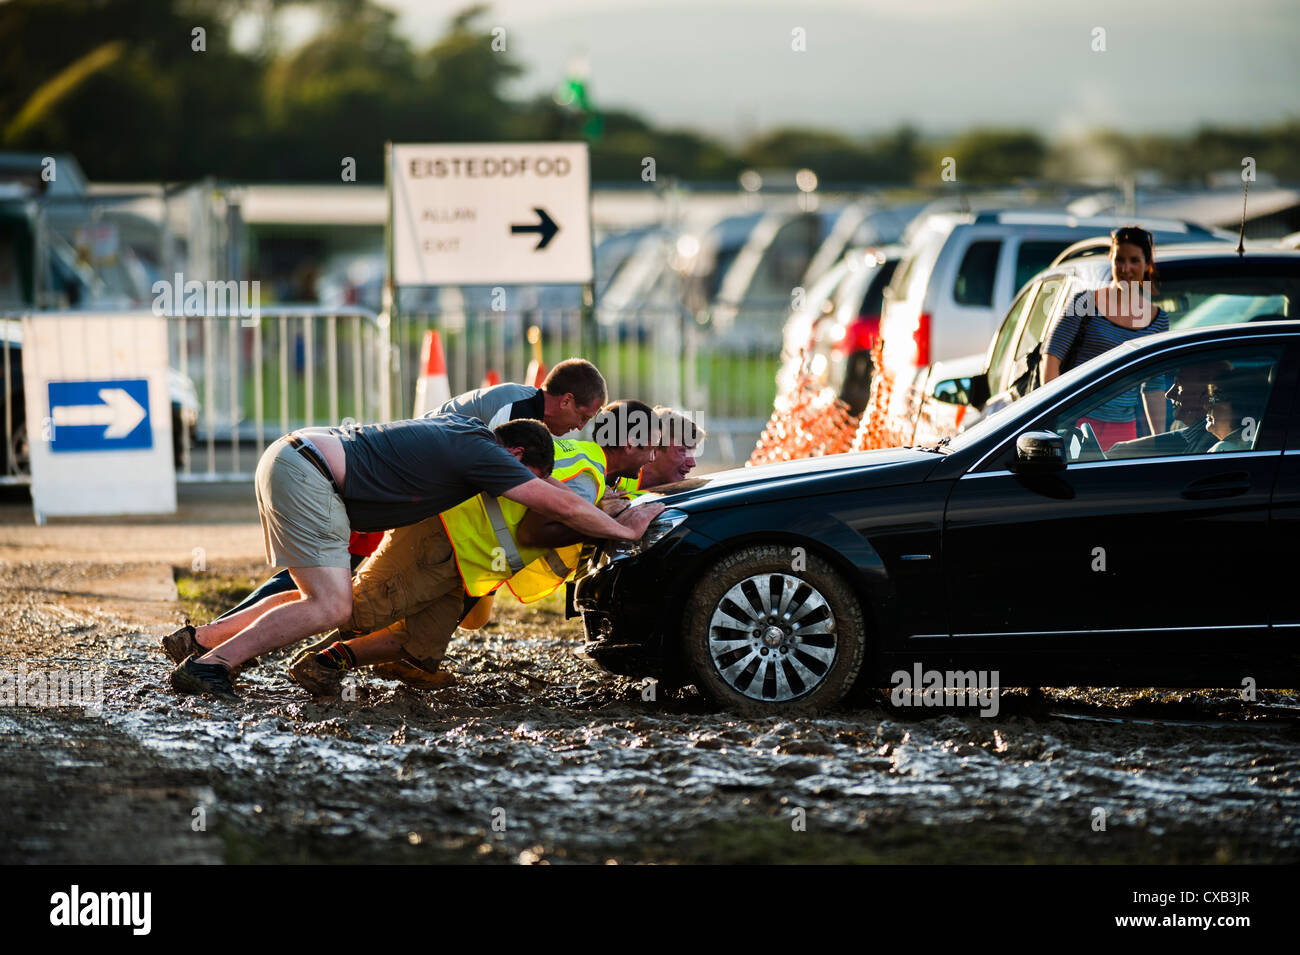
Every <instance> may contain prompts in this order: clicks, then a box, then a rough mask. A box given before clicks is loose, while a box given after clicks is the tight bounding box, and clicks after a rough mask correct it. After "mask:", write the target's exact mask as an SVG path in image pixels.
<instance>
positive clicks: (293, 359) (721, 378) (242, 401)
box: [0, 306, 781, 484]
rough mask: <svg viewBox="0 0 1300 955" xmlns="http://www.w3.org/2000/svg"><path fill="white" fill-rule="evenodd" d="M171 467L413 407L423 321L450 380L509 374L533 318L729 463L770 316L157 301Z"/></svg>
mask: <svg viewBox="0 0 1300 955" xmlns="http://www.w3.org/2000/svg"><path fill="white" fill-rule="evenodd" d="M23 314H26V313H18V312H15V313H0V332H2V333H3V334H0V372H2V373H3V378H4V382H3V383H4V389H5V390H4V392H3V394H4V395H5V396H6V398H5V401H4V410H3V427H4V441H5V444H4V449H5V454H4V462H3V468H2V469H0V471H2V472H3V473H0V484H27V483H30V475H29V474H28V473H27V472H26V463H25V455H24V453H23V450H22V449H23V445H24V442H25V441H26V427H25V422H24V421H23V417H22V414H21V413H20V412H21V410H22V408H23V399H22V397H21V366H20V363H19V349H20V347H21V327H22V316H23ZM167 320H168V322H169V332H168V347H169V354H170V367H171V370H172V372H173V374H172V375H171V392H172V399H173V426H174V427H177V426H179V427H181V428H184V429H185V430H186V431H187V432H188V433H187V435H186V440H185V441H183V442H181V445H182V448H181V453H180V455H179V458H178V466H177V480H178V481H181V482H189V483H199V482H221V481H246V480H250V479H251V478H252V474H253V471H254V469H255V468H256V465H257V460H258V458H259V457H260V456H261V453H262V451H263V450H264V449H265V447H266V445H267V444H269V443H270V442H271V441H273V440H275V439H276V438H277V437H279V436H280V435H282V434H285V433H287V432H289V431H292V430H294V429H295V428H300V427H307V426H312V425H338V424H346V423H351V422H353V421H355V422H360V423H366V422H373V421H384V420H391V419H393V418H398V417H404V416H407V415H410V414H411V413H412V411H413V403H414V395H415V384H416V381H417V380H418V378H419V375H420V373H421V371H422V369H423V365H424V356H423V355H422V354H420V347H421V343H422V341H423V337H424V332H425V331H427V330H430V329H436V330H437V331H438V332H439V333H440V335H441V338H442V343H443V349H444V352H445V355H446V359H447V370H448V378H449V387H450V389H451V392H452V393H453V394H456V393H459V392H462V391H468V390H470V389H473V388H477V387H480V386H481V385H482V384H483V383H484V381H485V379H486V378H487V376H488V373H489V372H495V374H496V377H497V378H498V379H499V380H501V381H523V380H524V378H525V376H526V373H527V370H528V366H529V362H530V360H531V359H532V356H533V354H534V350H533V346H532V345H531V344H530V343H529V340H528V333H529V329H531V328H533V327H536V328H537V329H539V330H540V333H541V335H540V344H541V350H542V360H543V362H544V363H545V364H546V366H547V367H548V368H550V367H554V365H555V364H556V363H557V362H559V361H561V360H562V359H564V358H567V357H570V356H572V355H578V356H582V357H585V358H587V359H588V360H590V361H592V362H594V363H595V364H596V366H597V367H598V368H600V369H601V372H602V373H603V374H604V375H605V378H606V380H607V382H608V384H609V391H610V396H611V397H614V398H639V399H641V400H643V401H646V402H649V403H650V404H663V405H671V406H673V407H675V408H678V409H680V410H683V411H686V412H687V413H689V414H691V415H693V416H694V417H695V418H696V420H698V421H699V422H700V423H701V424H702V425H704V427H705V428H707V429H708V431H709V439H708V441H707V442H706V444H705V447H704V449H703V454H702V455H701V462H702V463H703V464H707V465H709V466H711V467H726V466H735V465H739V464H742V463H743V462H744V461H745V460H746V459H747V458H748V457H749V454H750V452H751V451H752V449H753V447H754V442H755V440H756V439H757V437H758V435H759V433H760V432H761V431H762V429H763V426H764V425H765V424H766V422H767V419H768V416H769V415H770V413H771V408H772V399H773V396H774V394H775V390H776V386H775V375H776V369H777V365H778V360H779V355H780V347H781V343H780V321H779V320H778V317H775V316H772V317H768V319H767V320H764V321H762V322H755V323H754V324H753V325H751V326H748V327H747V328H741V329H739V330H738V329H737V328H734V327H733V328H732V329H730V330H729V331H728V333H727V334H726V335H725V336H724V335H720V334H718V333H716V332H715V330H714V329H712V328H711V327H709V326H707V325H703V324H701V323H700V322H698V321H696V320H695V318H694V317H693V316H692V315H690V314H689V313H687V312H685V311H683V310H681V309H679V308H675V307H673V306H664V307H653V308H651V307H647V308H642V309H636V310H627V311H622V312H619V313H615V314H611V313H608V312H603V313H602V312H601V311H600V310H599V309H598V310H596V311H595V312H591V311H587V312H584V311H583V310H582V309H578V308H567V309H526V310H510V311H494V310H490V309H487V310H481V309H479V310H464V309H457V310H448V309H446V308H443V309H441V310H440V311H438V312H428V313H414V312H412V313H407V314H401V313H399V317H398V320H397V321H396V322H395V323H394V325H393V327H391V328H390V326H389V323H388V320H387V318H386V317H385V316H379V315H376V314H375V313H373V312H370V311H368V310H366V309H362V308H355V307H344V308H335V309H322V308H320V307H316V306H303V307H276V306H268V307H263V308H261V309H260V314H259V315H258V316H257V317H256V318H252V317H245V316H240V315H196V316H183V315H170V316H167Z"/></svg>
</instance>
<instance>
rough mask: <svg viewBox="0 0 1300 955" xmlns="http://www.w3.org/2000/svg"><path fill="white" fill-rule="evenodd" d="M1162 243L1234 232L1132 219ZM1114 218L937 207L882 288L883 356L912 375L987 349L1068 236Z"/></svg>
mask: <svg viewBox="0 0 1300 955" xmlns="http://www.w3.org/2000/svg"><path fill="white" fill-rule="evenodd" d="M1126 221H1132V222H1135V223H1136V224H1137V225H1140V226H1142V227H1143V228H1144V229H1147V230H1149V231H1151V232H1152V233H1153V235H1154V236H1155V239H1156V249H1157V259H1158V258H1159V256H1160V250H1162V249H1163V248H1164V247H1165V246H1167V245H1170V244H1173V243H1178V242H1190V241H1203V242H1204V241H1214V240H1215V239H1226V238H1230V236H1229V234H1228V233H1226V232H1221V231H1214V230H1210V229H1205V228H1203V227H1201V226H1197V225H1192V224H1189V223H1185V222H1179V221H1176V220H1152V219H1144V218H1142V217H1141V216H1139V217H1136V218H1135V219H1133V220H1126ZM1118 224H1120V223H1118V222H1117V221H1116V220H1115V219H1114V218H1113V217H1110V216H1106V217H1098V218H1093V219H1081V218H1076V217H1074V216H1070V215H1067V214H1065V213H1059V212H1032V211H1000V212H999V211H987V212H980V213H939V214H933V215H930V216H927V217H926V218H925V219H923V220H921V221H920V222H919V224H916V225H915V227H914V228H913V229H909V236H908V249H907V254H906V256H905V258H904V260H903V264H902V265H900V266H899V268H898V271H897V272H896V273H895V275H894V278H893V281H892V282H890V285H889V288H888V289H887V290H886V292H885V311H884V316H883V318H882V320H881V335H882V336H883V337H884V340H885V348H884V355H883V359H882V360H883V361H884V363H885V365H886V367H887V368H889V369H890V370H891V371H892V372H894V373H895V374H896V375H898V376H902V377H904V378H907V379H910V377H911V375H912V374H913V373H914V372H915V370H916V369H918V368H924V367H925V366H926V365H928V364H930V363H931V362H936V361H944V360H946V359H949V358H957V357H959V356H961V355H968V354H971V353H972V352H977V351H982V350H983V349H984V348H985V347H986V346H987V344H988V341H989V338H990V337H992V335H993V333H994V332H995V331H996V330H997V327H998V324H999V323H1000V321H1001V319H1002V316H1003V315H1005V314H1006V311H1007V308H1008V307H1009V306H1010V304H1011V301H1012V299H1013V298H1014V297H1015V295H1016V292H1017V291H1018V290H1019V289H1021V288H1022V287H1023V286H1024V284H1025V283H1026V282H1028V281H1029V279H1031V278H1032V277H1033V276H1035V275H1037V274H1038V273H1039V272H1041V271H1042V270H1043V269H1044V268H1046V267H1047V266H1048V265H1050V264H1051V262H1052V261H1053V260H1054V259H1055V258H1056V257H1057V255H1058V254H1059V253H1060V252H1061V251H1062V250H1063V249H1065V248H1066V247H1067V246H1069V245H1070V244H1071V243H1073V242H1076V241H1078V240H1079V239H1081V238H1086V237H1090V236H1105V235H1109V234H1110V232H1111V231H1112V230H1113V229H1114V228H1115V227H1116V225H1118Z"/></svg>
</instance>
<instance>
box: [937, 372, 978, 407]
mask: <svg viewBox="0 0 1300 955" xmlns="http://www.w3.org/2000/svg"><path fill="white" fill-rule="evenodd" d="M933 394H934V398H935V400H936V401H942V402H943V403H944V404H949V405H968V404H971V400H970V379H969V378H945V379H943V381H940V382H939V383H938V384H936V385H935V386H934V392H933Z"/></svg>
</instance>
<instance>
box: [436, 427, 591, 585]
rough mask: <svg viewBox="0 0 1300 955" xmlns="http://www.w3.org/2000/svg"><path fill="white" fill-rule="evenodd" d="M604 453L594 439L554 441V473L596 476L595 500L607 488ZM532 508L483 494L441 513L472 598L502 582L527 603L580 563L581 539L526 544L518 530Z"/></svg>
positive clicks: (566, 476) (559, 477)
mask: <svg viewBox="0 0 1300 955" xmlns="http://www.w3.org/2000/svg"><path fill="white" fill-rule="evenodd" d="M605 467H606V464H605V452H604V451H603V450H601V448H600V446H599V445H597V444H595V443H594V442H591V441H559V440H557V441H556V442H555V468H554V470H553V471H552V472H551V476H552V477H553V478H555V479H556V480H557V481H561V482H568V481H571V480H573V479H574V478H575V477H577V476H578V475H579V474H582V473H583V472H584V471H586V472H590V473H591V474H592V476H593V477H594V478H595V481H596V488H597V490H596V495H597V497H596V500H598V501H599V500H600V498H601V497H602V496H603V495H604V491H605ZM526 513H528V509H527V508H526V507H525V506H524V505H522V504H520V503H518V502H517V501H512V500H509V499H508V498H503V497H493V496H492V495H490V494H480V495H478V496H477V497H472V498H470V499H469V500H467V501H462V502H461V503H460V504H457V505H456V506H455V507H453V508H451V509H450V510H446V511H443V512H442V514H441V515H439V516H440V517H441V518H442V524H443V527H445V528H446V530H447V537H448V539H449V540H450V541H451V546H452V551H453V552H454V553H455V556H456V567H457V569H458V570H459V571H460V576H461V580H462V581H463V582H464V584H465V592H466V593H468V594H469V595H470V596H471V597H482V596H484V595H485V594H490V593H493V592H494V591H496V590H497V588H499V587H500V586H501V585H502V584H503V583H506V582H507V581H509V582H510V590H511V592H512V593H514V595H515V596H516V597H518V598H519V599H520V600H521V601H523V602H524V603H532V602H533V601H535V600H540V599H541V598H543V597H545V596H546V595H547V594H550V593H552V592H554V591H555V589H556V588H557V587H559V586H560V584H562V583H564V580H565V578H567V577H568V576H569V574H570V573H572V571H573V568H575V567H576V566H577V565H578V551H579V550H580V549H581V545H580V544H571V545H569V546H568V547H560V548H542V547H522V546H520V544H519V542H518V540H516V538H515V534H516V533H517V531H518V528H519V522H520V521H522V520H523V519H524V515H525V514H526Z"/></svg>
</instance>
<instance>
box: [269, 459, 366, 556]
mask: <svg viewBox="0 0 1300 955" xmlns="http://www.w3.org/2000/svg"><path fill="white" fill-rule="evenodd" d="M253 486H254V488H255V489H256V493H257V513H258V516H259V517H261V519H262V541H263V544H264V545H265V547H266V562H267V563H268V564H273V565H274V566H276V567H351V566H352V558H351V557H350V556H349V554H348V535H349V533H350V528H349V526H348V512H347V509H346V508H345V507H344V506H343V501H342V500H341V499H340V498H339V496H338V495H337V494H335V493H334V488H333V487H332V486H331V485H330V482H329V480H328V479H327V478H326V477H325V475H323V474H321V472H320V471H318V470H317V469H316V467H315V466H314V465H313V464H312V463H311V462H310V461H308V460H307V459H306V458H305V457H303V455H302V454H301V453H300V452H298V451H297V450H295V449H294V448H293V447H292V446H291V445H290V444H289V442H288V441H287V440H286V439H285V438H280V439H279V440H278V441H275V442H273V443H272V444H271V446H270V447H268V448H267V449H266V451H265V452H264V453H263V454H262V459H261V460H260V461H258V462H257V475H256V478H255V480H254V483H253Z"/></svg>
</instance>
